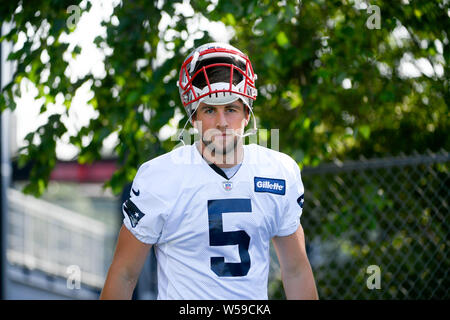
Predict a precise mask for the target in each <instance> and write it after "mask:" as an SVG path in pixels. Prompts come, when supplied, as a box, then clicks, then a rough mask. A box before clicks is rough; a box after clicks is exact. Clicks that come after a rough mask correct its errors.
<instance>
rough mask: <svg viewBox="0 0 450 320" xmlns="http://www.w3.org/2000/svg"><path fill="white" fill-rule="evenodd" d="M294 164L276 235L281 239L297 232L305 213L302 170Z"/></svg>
mask: <svg viewBox="0 0 450 320" xmlns="http://www.w3.org/2000/svg"><path fill="white" fill-rule="evenodd" d="M292 162H293V164H292V169H291V170H289V174H288V177H287V181H286V184H287V186H286V195H285V198H284V205H283V207H284V210H283V211H282V212H281V215H280V216H281V219H280V220H281V221H279V223H278V232H277V233H276V235H277V236H280V237H284V236H288V235H290V234H292V233H294V232H295V231H296V230H297V228H298V226H299V225H300V217H301V215H302V212H303V201H304V188H303V182H302V178H301V174H300V168H299V167H298V165H297V163H296V162H295V161H294V160H292Z"/></svg>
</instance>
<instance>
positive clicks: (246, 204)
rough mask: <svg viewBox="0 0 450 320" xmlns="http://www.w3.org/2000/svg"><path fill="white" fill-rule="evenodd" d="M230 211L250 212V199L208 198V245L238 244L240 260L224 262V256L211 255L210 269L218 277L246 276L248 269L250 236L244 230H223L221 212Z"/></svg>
mask: <svg viewBox="0 0 450 320" xmlns="http://www.w3.org/2000/svg"><path fill="white" fill-rule="evenodd" d="M230 212H250V213H251V212H252V204H251V202H250V199H220V200H208V222H209V245H210V246H229V245H236V244H237V245H238V248H239V256H240V258H241V262H238V263H230V262H225V258H224V257H211V270H212V271H214V273H215V274H217V275H218V276H219V277H242V276H246V275H247V273H248V270H249V269H250V255H249V254H248V246H249V244H250V236H249V235H248V233H247V232H245V231H244V230H239V231H229V232H224V231H223V220H222V214H224V213H230Z"/></svg>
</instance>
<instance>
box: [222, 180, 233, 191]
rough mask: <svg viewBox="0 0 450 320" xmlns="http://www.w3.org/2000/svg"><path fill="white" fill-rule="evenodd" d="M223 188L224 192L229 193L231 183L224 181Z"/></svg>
mask: <svg viewBox="0 0 450 320" xmlns="http://www.w3.org/2000/svg"><path fill="white" fill-rule="evenodd" d="M223 188H224V189H225V191H230V190H231V189H232V188H233V183H232V182H231V181H224V182H223Z"/></svg>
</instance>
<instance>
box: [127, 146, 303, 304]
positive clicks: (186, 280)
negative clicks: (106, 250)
mask: <svg viewBox="0 0 450 320" xmlns="http://www.w3.org/2000/svg"><path fill="white" fill-rule="evenodd" d="M130 195H131V197H130V199H129V200H127V201H126V202H125V203H124V205H123V213H124V220H123V222H124V224H125V226H126V227H127V228H128V230H130V231H131V233H132V234H133V235H134V236H135V237H136V238H137V239H139V240H140V241H142V242H144V243H148V244H154V245H155V250H156V257H157V261H158V299H230V300H231V299H239V300H244V299H267V298H268V297H267V281H268V273H269V264H270V257H269V248H270V241H271V238H272V237H274V236H287V235H290V234H292V233H294V232H295V231H296V230H297V228H298V226H299V224H300V216H301V214H302V207H303V184H302V181H301V177H300V170H299V167H298V165H297V163H296V162H295V161H294V160H293V159H292V158H290V157H289V156H287V155H286V154H284V153H281V152H277V151H273V150H271V149H268V148H265V147H261V146H259V145H256V144H250V145H245V146H244V158H243V161H242V165H241V167H240V168H239V170H238V171H237V172H236V173H235V174H234V176H233V177H231V178H230V179H225V178H224V177H222V176H221V175H220V174H218V173H217V172H216V171H214V170H213V168H211V167H210V166H209V165H208V163H207V162H206V161H205V160H204V159H203V157H202V156H201V154H200V152H199V151H198V149H197V147H196V145H187V146H183V147H179V148H177V149H175V150H173V151H171V152H169V153H166V154H164V155H162V156H159V157H157V158H155V159H152V160H150V161H147V162H146V163H144V164H143V165H142V166H141V167H140V168H139V170H138V172H137V174H136V177H135V179H134V181H133V185H132V190H131V192H130Z"/></svg>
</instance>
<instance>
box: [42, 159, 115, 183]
mask: <svg viewBox="0 0 450 320" xmlns="http://www.w3.org/2000/svg"><path fill="white" fill-rule="evenodd" d="M116 169H117V164H116V162H115V161H99V162H94V163H92V164H79V163H77V162H58V163H57V164H56V167H55V169H53V171H52V173H51V175H50V180H53V181H74V182H105V181H107V180H109V179H110V178H111V176H112V174H113V173H114V171H116Z"/></svg>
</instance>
